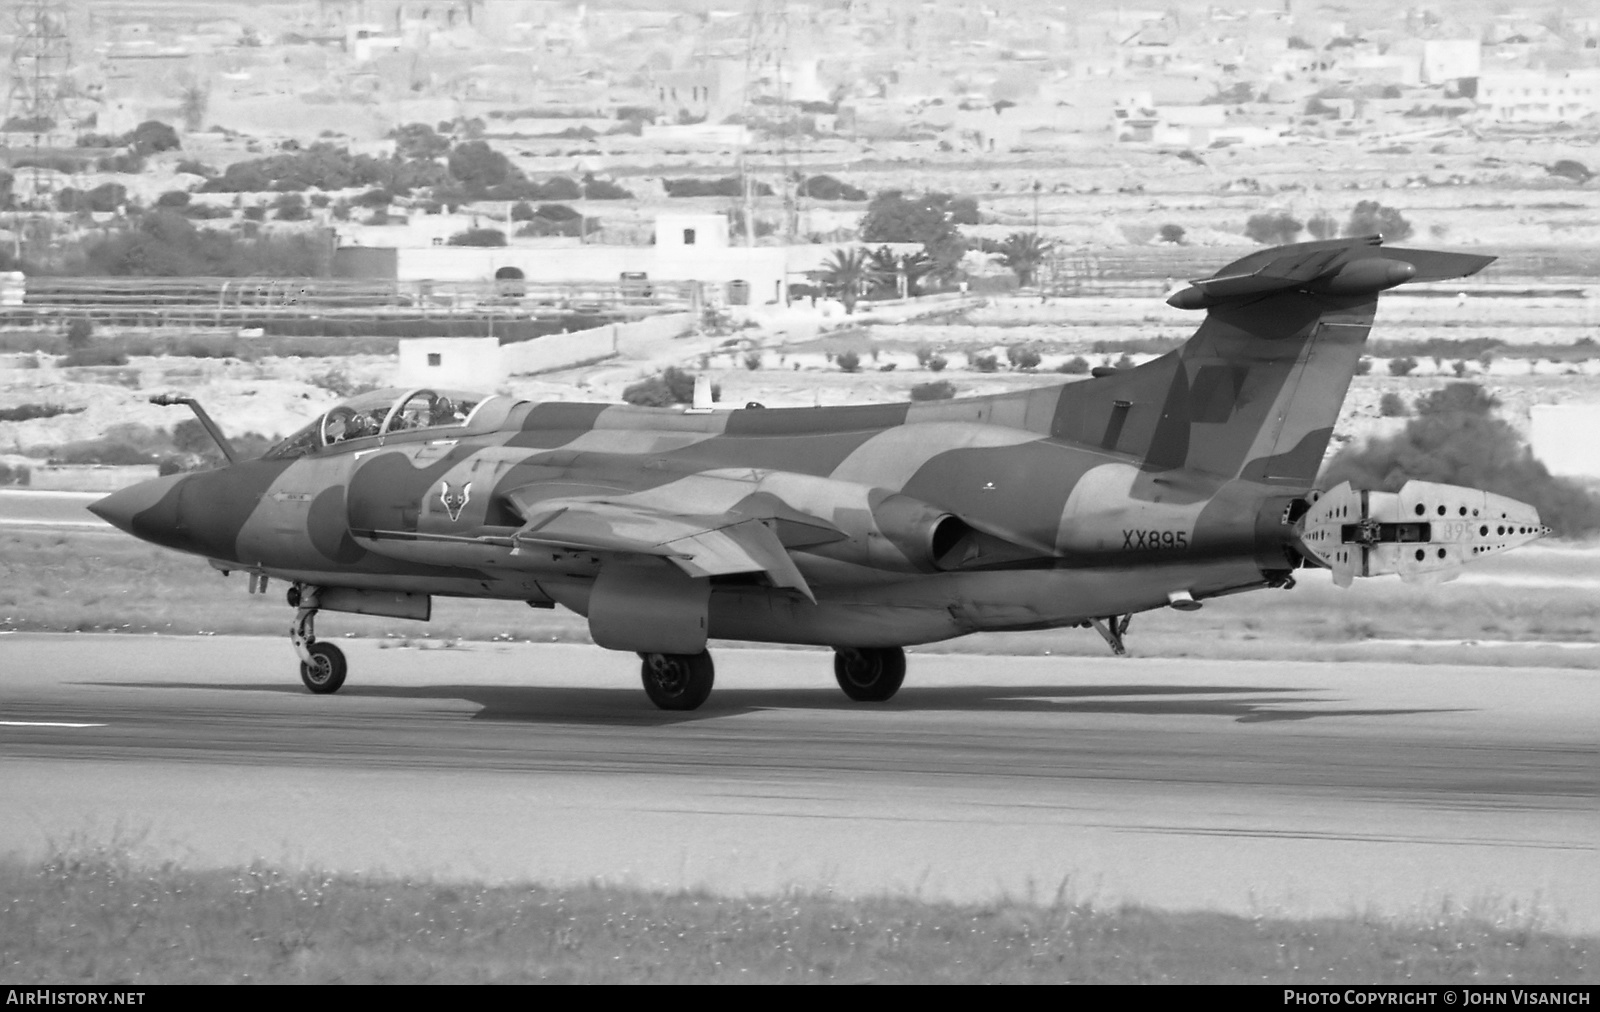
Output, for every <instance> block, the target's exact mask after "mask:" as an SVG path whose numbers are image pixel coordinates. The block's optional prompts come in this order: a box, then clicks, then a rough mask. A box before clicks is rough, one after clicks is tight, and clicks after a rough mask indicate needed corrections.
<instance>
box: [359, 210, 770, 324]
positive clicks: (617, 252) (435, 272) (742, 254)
mask: <svg viewBox="0 0 1600 1012" xmlns="http://www.w3.org/2000/svg"><path fill="white" fill-rule="evenodd" d="M788 261H789V255H788V251H787V250H786V249H785V248H784V247H782V246H732V245H730V244H729V241H728V217H727V215H724V214H663V215H661V216H660V217H658V218H657V219H656V232H655V243H654V245H650V246H602V245H598V244H580V245H561V246H484V247H479V246H436V245H426V246H422V245H419V246H389V247H382V246H346V247H340V248H339V249H338V250H337V251H336V252H335V254H334V265H333V269H334V274H335V276H337V277H352V278H360V277H366V278H384V279H388V280H399V281H490V280H493V279H494V278H495V277H496V276H497V274H499V275H500V276H502V277H503V276H504V275H503V274H500V272H502V271H506V270H508V269H512V270H515V271H519V272H521V275H522V277H523V278H524V279H525V280H527V281H530V282H535V283H547V284H581V283H603V284H610V285H615V284H617V283H618V281H620V280H621V279H622V276H623V275H624V274H628V275H639V274H642V275H644V278H645V279H648V280H654V281H699V282H710V283H713V284H717V285H720V286H722V290H723V292H724V294H725V296H726V297H727V298H728V300H729V301H730V302H735V303H739V302H747V303H749V304H752V305H763V304H766V303H774V302H776V303H783V302H786V301H787V300H788V295H789V290H788V275H789V266H788Z"/></svg>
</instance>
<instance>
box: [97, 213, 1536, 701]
mask: <svg viewBox="0 0 1600 1012" xmlns="http://www.w3.org/2000/svg"><path fill="white" fill-rule="evenodd" d="M1489 259H1490V258H1485V257H1475V256H1467V255H1463V254H1451V253H1438V252H1432V251H1416V250H1394V249H1385V248H1383V247H1382V246H1381V245H1380V244H1379V243H1378V242H1377V240H1376V239H1369V240H1355V239H1351V240H1335V241H1331V242H1324V243H1305V244H1301V245H1299V246H1290V247H1282V248H1279V249H1272V250H1265V251H1263V252H1261V253H1257V254H1253V255H1252V256H1251V257H1247V258H1245V259H1244V260H1241V261H1238V262H1236V263H1235V264H1232V265H1230V266H1229V267H1228V268H1224V269H1223V271H1221V272H1219V273H1218V275H1217V276H1215V277H1214V278H1210V279H1205V280H1203V281H1198V282H1195V283H1194V285H1193V287H1191V288H1189V289H1187V290H1185V291H1183V292H1180V293H1178V294H1177V295H1175V296H1173V298H1172V300H1171V301H1172V303H1173V304H1174V305H1178V306H1182V307H1185V308H1196V309H1205V310H1206V311H1207V315H1206V318H1205V321H1204V322H1203V323H1202V325H1201V327H1200V329H1199V331H1198V332H1197V333H1196V335H1195V336H1194V337H1193V338H1192V339H1191V340H1190V341H1189V342H1187V343H1186V344H1185V345H1184V346H1183V347H1182V348H1180V349H1179V350H1177V351H1175V352H1172V353H1171V354H1168V355H1165V356H1162V357H1160V358H1158V359H1156V360H1154V361H1151V362H1148V363H1146V364H1144V365H1141V366H1138V367H1136V368H1132V369H1127V370H1122V371H1116V372H1113V373H1111V374H1109V375H1100V376H1096V377H1095V378H1092V379H1087V380H1083V381H1079V382H1065V383H1062V384H1060V385H1057V386H1052V387H1046V388H1041V389H1034V390H1028V391H1023V392H1017V393H1009V394H1001V395H996V396H987V397H975V398H967V399H961V400H952V401H943V402H926V403H899V404H878V405H863V406H850V407H828V408H821V407H819V408H781V409H780V408H772V409H768V408H762V407H759V406H751V407H746V408H743V409H738V410H733V411H721V410H717V411H706V410H695V409H658V408H638V407H630V406H625V405H615V404H589V403H565V402H546V403H533V402H529V401H522V400H518V399H516V398H513V397H508V396H504V395H500V396H483V395H477V394H471V393H465V392H460V391H444V390H432V389H419V390H409V391H398V390H395V391H382V392H377V393H373V394H367V395H363V396H361V397H358V398H355V399H352V400H351V401H349V402H348V403H346V404H343V405H340V406H338V407H336V408H334V409H333V410H332V411H329V412H328V413H326V414H325V415H323V416H321V417H320V418H318V419H316V420H315V421H313V422H312V423H311V424H310V425H308V426H307V427H306V428H305V429H303V430H301V431H300V432H299V433H296V434H295V435H293V436H291V437H290V438H289V439H287V440H285V441H284V442H283V443H281V444H279V445H278V446H277V447H275V448H274V449H273V450H271V451H269V452H268V453H267V454H266V455H265V456H264V457H263V458H261V459H259V460H251V461H238V462H234V463H232V464H230V465H229V466H226V467H223V468H219V469H217V470H214V471H208V472H201V473H195V474H187V475H175V476H172V477H168V478H162V479H158V480H156V481H154V482H147V483H145V484H143V485H139V486H136V487H134V488H132V489H128V490H125V491H123V492H119V493H116V494H114V495H112V496H110V497H108V498H107V499H105V500H103V501H102V502H100V503H98V504H96V506H95V507H93V508H94V509H95V511H96V512H97V513H99V514H100V515H102V516H103V517H105V518H106V519H108V520H110V521H111V522H112V523H114V524H117V525H118V526H120V527H122V528H124V529H125V530H128V531H129V532H130V533H132V534H134V535H136V536H138V537H141V538H144V539H146V540H148V541H152V542H154V543H157V544H161V545H165V546H167V547H170V548H174V549H178V550H180V551H185V552H190V553H193V554H196V555H200V556H203V557H205V558H207V559H209V560H210V561H211V563H212V564H213V565H214V566H216V567H217V568H219V569H223V570H233V569H242V570H246V571H248V572H250V573H252V574H255V575H256V576H257V577H273V578H277V579H282V580H286V581H288V582H289V583H290V584H291V585H292V586H293V594H292V597H293V598H294V599H295V602H296V604H297V607H298V612H299V618H298V619H297V623H296V633H295V643H296V646H297V649H298V650H299V651H300V653H301V659H302V675H303V676H304V675H306V666H307V665H311V666H312V668H313V669H314V670H313V671H312V674H313V675H316V674H318V671H320V670H321V669H318V668H317V665H319V664H321V665H323V666H324V667H325V668H331V667H335V666H336V667H337V669H338V670H337V675H338V677H337V679H335V683H336V682H337V681H342V679H343V660H342V657H339V658H337V664H336V665H335V664H334V662H333V661H332V660H329V659H328V658H329V651H330V650H332V651H333V652H334V653H337V651H336V650H333V648H332V647H331V645H328V644H319V643H317V642H316V641H315V638H314V636H313V635H311V632H310V629H311V624H310V617H311V616H312V615H314V614H315V612H316V611H317V609H319V608H327V609H333V610H347V611H364V612H371V613H376V614H386V615H399V616H404V617H413V618H426V617H427V614H428V607H429V601H430V600H431V597H432V596H435V595H444V596H459V597H483V598H501V599H508V600H518V601H526V602H528V603H530V604H533V605H536V606H553V605H557V604H559V605H562V606H564V607H567V608H570V609H572V610H573V611H576V612H578V613H579V614H582V615H584V616H586V617H587V619H588V623H589V630H590V633H591V635H592V636H593V638H594V640H595V642H596V643H597V644H599V645H600V646H603V647H609V648H612V649H618V650H632V651H636V652H638V653H639V654H641V656H643V657H644V659H645V664H644V668H643V673H644V678H645V682H646V687H647V689H651V687H652V679H654V683H655V688H654V689H652V692H651V694H652V698H654V699H655V700H656V702H657V703H658V704H660V705H663V706H669V707H671V708H688V706H690V705H698V703H699V700H701V699H703V698H704V692H706V691H709V687H710V677H711V676H710V662H709V656H708V655H706V654H705V650H706V642H707V639H708V638H722V639H732V640H753V641H763V642H780V643H807V644H821V645H827V646H831V647H834V648H835V649H836V650H837V651H839V656H838V659H837V660H836V665H835V667H836V674H837V675H838V677H839V679H840V684H841V686H843V687H844V688H845V690H846V692H849V693H851V695H852V696H854V697H855V698H863V699H876V698H887V697H888V695H892V694H893V691H894V689H895V688H897V687H898V685H899V677H900V676H901V675H903V671H904V655H903V653H902V652H901V648H903V647H905V646H907V645H911V644H917V643H926V642H930V641H934V640H940V639H946V638H949V637H953V636H960V635H963V634H966V633H972V632H979V631H985V630H1003V629H1038V628H1050V627H1057V626H1071V625H1080V624H1081V625H1089V624H1094V625H1095V626H1096V628H1098V629H1099V630H1100V632H1101V633H1102V635H1105V636H1106V638H1107V639H1108V641H1110V642H1111V644H1112V646H1113V648H1114V649H1116V650H1117V651H1118V652H1121V649H1122V633H1123V632H1124V631H1125V630H1126V628H1127V618H1128V616H1131V615H1132V614H1134V613H1136V612H1140V611H1144V610H1148V609H1152V608H1159V607H1167V606H1172V607H1176V608H1180V609H1191V608H1195V607H1199V606H1200V603H1201V602H1203V601H1204V600H1205V599H1207V598H1210V597H1215V596H1217V595H1221V594H1227V593H1233V592H1238V591H1243V590H1250V589H1255V588H1262V587H1285V586H1291V585H1292V583H1293V575H1294V571H1295V570H1296V569H1299V568H1302V567H1306V566H1328V567H1330V568H1333V569H1334V570H1335V576H1336V578H1337V579H1339V580H1340V582H1348V580H1349V578H1350V577H1351V576H1353V575H1375V573H1376V572H1382V571H1388V572H1399V573H1400V574H1401V575H1402V576H1404V577H1407V578H1420V577H1424V576H1429V575H1448V573H1449V572H1452V571H1453V570H1454V569H1455V568H1458V567H1459V566H1460V565H1461V564H1462V563H1463V562H1464V561H1468V560H1470V559H1472V558H1476V557H1479V556H1481V555H1482V554H1485V553H1487V552H1490V551H1500V550H1504V549H1506V548H1509V547H1512V546H1513V545H1514V544H1519V543H1522V542H1523V541H1526V540H1531V538H1533V537H1537V536H1539V535H1540V534H1542V533H1543V528H1542V527H1539V525H1538V519H1537V516H1536V515H1534V514H1533V513H1532V511H1531V510H1530V509H1528V508H1527V507H1525V506H1522V505H1521V504H1518V503H1514V502H1512V501H1511V500H1507V499H1503V497H1497V496H1490V495H1487V494H1486V493H1482V492H1476V491H1473V490H1468V489H1452V488H1450V487H1448V486H1431V485H1430V486H1423V485H1421V484H1420V483H1413V485H1414V486H1415V487H1414V488H1413V487H1412V486H1408V489H1411V492H1410V494H1409V498H1408V497H1407V494H1406V493H1402V494H1401V496H1400V498H1399V499H1394V501H1392V502H1390V501H1389V500H1371V499H1369V497H1367V496H1365V495H1362V494H1360V493H1354V492H1350V491H1349V490H1347V489H1341V490H1336V492H1337V493H1338V494H1337V496H1335V497H1334V498H1332V499H1329V500H1327V501H1326V502H1325V503H1324V504H1323V505H1322V507H1321V508H1320V509H1319V508H1318V502H1319V499H1321V495H1320V493H1318V492H1317V491H1316V489H1315V487H1314V486H1315V480H1316V475H1317V471H1318V469H1319V468H1320V465H1321V462H1322V458H1323V455H1324V452H1325V450H1326V448H1327V445H1328V441H1329V438H1330V436H1331V434H1332V431H1333V424H1334V421H1335V419H1336V418H1337V415H1338V412H1339V408H1340V405H1341V403H1342V401H1343V399H1344V396H1345V392H1346V390H1347V388H1348V385H1349V383H1350V379H1351V377H1352V376H1353V375H1354V372H1355V367H1356V363H1357V361H1358V359H1359V358H1360V356H1361V353H1362V348H1363V346H1364V343H1365V340H1366V338H1367V334H1368V331H1369V329H1370V328H1371V326H1372V323H1373V318H1374V311H1375V310H1376V307H1377V301H1378V292H1379V291H1381V290H1382V289H1385V288H1389V287H1393V286H1395V285H1398V284H1402V283H1405V282H1406V281H1410V280H1428V279H1437V278H1445V277H1457V276H1461V275H1463V274H1470V273H1473V272H1475V271H1477V270H1479V269H1481V268H1482V267H1483V266H1484V265H1485V264H1486V263H1488V262H1489ZM1373 502H1378V507H1377V508H1378V510H1379V512H1382V511H1384V510H1387V511H1389V512H1390V513H1395V517H1392V518H1388V519H1389V520H1390V522H1389V523H1388V527H1387V528H1386V527H1384V520H1385V518H1386V517H1388V514H1387V513H1386V514H1384V516H1383V517H1380V516H1377V515H1376V514H1373V513H1372V510H1373V508H1374V507H1373V506H1372V503H1373ZM1410 509H1414V510H1415V511H1416V512H1415V515H1407V516H1403V517H1402V516H1399V512H1398V511H1402V510H1410ZM1424 513H1426V515H1425V516H1424V515H1423V514H1424ZM1353 514H1360V515H1359V516H1358V515H1353ZM1446 514H1448V516H1447V515H1446ZM1490 520H1498V521H1499V522H1498V523H1497V524H1494V525H1493V526H1491V525H1490V524H1489V523H1488V522H1487V521H1490ZM1399 521H1409V523H1408V524H1399ZM1446 521H1448V523H1447V522H1446ZM1512 521H1514V522H1512ZM1397 524H1399V525H1398V526H1397ZM1308 525H1309V526H1308ZM1400 526H1405V527H1406V529H1405V530H1403V531H1402V530H1400ZM1494 528H1498V531H1499V533H1498V534H1495V533H1493V530H1494ZM1508 530H1510V531H1512V532H1513V533H1509V534H1508V533H1507V531H1508ZM1480 532H1481V533H1480ZM1413 546H1415V549H1416V551H1415V552H1414V551H1413ZM1375 567H1376V568H1375ZM318 647H321V648H323V649H322V651H321V652H320V653H319V652H318V650H317V648H318ZM699 658H704V660H703V661H701V660H699ZM702 669H703V678H701V677H699V675H698V674H697V672H700V671H701V670H702ZM323 673H324V674H328V672H323ZM328 677H330V678H331V674H329V675H328ZM314 682H315V678H314V677H308V678H307V684H308V685H309V686H311V687H312V688H313V689H314V690H319V691H331V690H329V689H326V688H325V687H323V688H319V685H318V684H314ZM889 682H892V685H889V684H888V683H889ZM322 684H323V685H324V686H325V684H326V680H325V681H324V683H322ZM852 685H853V686H854V688H852ZM663 686H666V687H667V688H666V689H665V690H664V689H663V688H662V687H663ZM673 686H687V688H684V689H683V692H681V693H679V695H677V696H672V694H671V692H670V691H668V690H670V689H672V687H673ZM874 686H876V688H874ZM333 688H337V684H334V685H333ZM702 688H703V690H704V691H702Z"/></svg>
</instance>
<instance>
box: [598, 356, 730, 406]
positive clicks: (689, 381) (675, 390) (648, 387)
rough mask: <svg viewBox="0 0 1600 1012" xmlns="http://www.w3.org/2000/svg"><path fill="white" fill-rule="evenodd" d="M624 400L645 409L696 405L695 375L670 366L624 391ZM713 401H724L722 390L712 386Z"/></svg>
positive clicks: (714, 385)
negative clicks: (675, 405)
mask: <svg viewBox="0 0 1600 1012" xmlns="http://www.w3.org/2000/svg"><path fill="white" fill-rule="evenodd" d="M622 399H623V400H624V401H626V402H627V403H629V404H635V405H638V406H639V407H645V408H668V407H671V406H672V405H674V404H693V403H694V373H692V372H688V371H687V370H684V369H679V368H678V367H677V366H668V367H667V368H666V369H665V370H663V371H662V372H660V373H658V374H656V375H654V376H651V377H649V378H648V379H643V380H640V381H639V382H637V383H635V384H633V385H631V386H629V387H628V388H627V389H625V390H623V391H622ZM711 399H712V400H713V401H719V400H721V399H722V388H721V387H720V386H718V385H716V384H714V383H713V384H712V385H711Z"/></svg>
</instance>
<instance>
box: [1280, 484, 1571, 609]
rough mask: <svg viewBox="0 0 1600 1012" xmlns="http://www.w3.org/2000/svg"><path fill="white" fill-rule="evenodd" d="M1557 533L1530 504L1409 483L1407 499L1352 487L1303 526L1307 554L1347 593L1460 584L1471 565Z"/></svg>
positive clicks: (1329, 495) (1317, 505)
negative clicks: (1382, 583)
mask: <svg viewBox="0 0 1600 1012" xmlns="http://www.w3.org/2000/svg"><path fill="white" fill-rule="evenodd" d="M1549 533H1550V528H1548V527H1545V526H1544V525H1543V524H1541V523H1540V522H1539V512H1538V510H1535V509H1534V508H1533V507H1532V506H1529V505H1527V504H1526V503H1520V502H1517V501H1516V500H1515V499H1510V498H1507V497H1506V496H1503V495H1496V494H1494V493H1493V492H1483V491H1480V490H1478V489H1475V488H1462V487H1460V486H1458V485H1441V484H1439V483H1437V482H1431V481H1408V482H1406V483H1405V485H1404V486H1403V487H1401V489H1400V491H1399V492H1361V491H1356V490H1355V489H1352V488H1351V487H1350V483H1349V482H1345V483H1343V484H1341V485H1339V486H1338V487H1336V488H1333V489H1331V490H1329V491H1327V492H1324V493H1323V494H1322V495H1321V496H1319V497H1318V498H1317V499H1316V501H1315V502H1314V503H1313V504H1312V506H1311V508H1310V509H1309V510H1308V511H1306V514H1305V516H1303V517H1301V519H1300V544H1301V547H1302V548H1304V549H1305V551H1306V553H1307V554H1309V555H1311V556H1313V557H1314V558H1316V559H1318V560H1319V561H1320V562H1322V564H1323V565H1325V566H1327V567H1328V568H1329V569H1332V570H1333V582H1334V583H1336V584H1338V585H1339V586H1341V587H1348V586H1350V583H1351V581H1352V580H1353V579H1354V578H1355V577H1358V576H1381V575H1383V574H1386V573H1397V574H1399V576H1400V579H1402V580H1404V581H1405V582H1407V583H1414V582H1419V581H1422V582H1426V581H1438V582H1443V581H1446V580H1453V579H1455V578H1456V577H1457V576H1458V575H1460V572H1461V567H1462V566H1463V565H1465V564H1466V563H1468V562H1472V561H1473V560H1475V559H1480V558H1483V557H1484V556H1486V555H1496V554H1499V553H1501V552H1505V551H1508V550H1510V549H1512V548H1516V547H1518V546H1520V545H1525V544H1527V543H1528V542H1530V541H1535V540H1538V539H1539V538H1542V537H1544V536H1545V535H1546V534H1549Z"/></svg>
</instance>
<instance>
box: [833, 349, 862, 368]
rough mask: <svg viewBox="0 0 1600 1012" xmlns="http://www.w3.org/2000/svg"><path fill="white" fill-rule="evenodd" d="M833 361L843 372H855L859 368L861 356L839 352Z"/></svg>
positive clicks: (851, 352) (848, 352)
mask: <svg viewBox="0 0 1600 1012" xmlns="http://www.w3.org/2000/svg"><path fill="white" fill-rule="evenodd" d="M834 361H836V362H838V363H839V368H840V369H843V370H844V371H845V372H856V371H858V370H859V369H860V368H861V356H860V355H857V354H856V353H855V352H853V351H841V352H840V353H839V357H838V358H837V359H835V360H834Z"/></svg>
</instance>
